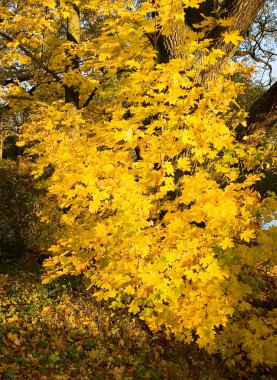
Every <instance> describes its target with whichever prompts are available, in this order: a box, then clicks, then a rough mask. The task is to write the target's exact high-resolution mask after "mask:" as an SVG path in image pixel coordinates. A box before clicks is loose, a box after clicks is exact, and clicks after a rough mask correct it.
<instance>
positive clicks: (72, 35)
mask: <svg viewBox="0 0 277 380" xmlns="http://www.w3.org/2000/svg"><path fill="white" fill-rule="evenodd" d="M72 10H73V12H72V14H71V15H70V16H69V17H68V20H67V34H66V37H67V41H69V42H72V44H73V45H77V44H79V43H80V39H81V26H80V11H79V9H78V7H77V6H76V5H73V7H72ZM68 61H69V64H68V66H67V68H66V70H67V71H70V70H78V69H79V58H78V57H77V56H74V55H73V56H72V55H71V54H70V53H68ZM64 91H65V102H66V103H73V104H74V106H75V107H76V108H79V107H80V99H79V97H80V94H79V88H78V87H77V86H74V85H72V86H67V85H64Z"/></svg>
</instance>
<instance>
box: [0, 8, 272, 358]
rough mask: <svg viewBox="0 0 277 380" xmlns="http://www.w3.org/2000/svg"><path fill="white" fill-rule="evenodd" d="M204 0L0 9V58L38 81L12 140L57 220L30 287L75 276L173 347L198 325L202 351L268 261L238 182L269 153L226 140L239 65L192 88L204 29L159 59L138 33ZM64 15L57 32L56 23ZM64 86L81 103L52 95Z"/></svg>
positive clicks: (247, 297) (239, 116)
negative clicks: (2, 38) (17, 137)
mask: <svg viewBox="0 0 277 380" xmlns="http://www.w3.org/2000/svg"><path fill="white" fill-rule="evenodd" d="M202 2H203V1H201V0H196V1H189V0H187V1H183V2H181V1H177V0H176V1H170V2H169V1H165V0H158V1H155V2H152V1H144V2H141V4H140V6H139V7H135V5H134V2H133V1H125V0H124V1H120V0H116V1H107V0H101V1H97V0H94V1H89V0H88V1H71V0H70V1H66V2H64V1H60V2H59V5H57V4H56V2H54V1H53V2H51V1H47V2H44V1H35V2H34V1H31V0H28V1H26V2H25V4H24V6H22V7H21V8H17V9H16V10H12V9H11V8H6V10H5V9H1V12H6V13H7V15H5V17H6V20H7V21H6V23H5V28H6V30H7V33H10V34H11V33H12V34H13V35H14V38H13V40H12V41H10V42H9V43H8V47H7V49H6V51H5V54H3V56H2V58H1V60H2V63H3V62H4V63H5V64H8V62H11V61H12V62H13V64H14V63H15V62H17V63H19V64H20V65H28V66H30V69H31V70H33V72H34V73H35V75H36V78H37V79H36V80H37V81H38V83H40V85H39V86H38V88H36V89H35V91H34V92H33V94H32V96H33V98H32V99H34V100H32V101H33V105H32V115H31V118H30V120H29V122H27V123H26V124H25V125H24V127H23V129H22V132H23V135H22V139H21V145H24V144H26V145H27V146H28V147H29V148H28V153H29V154H30V155H31V156H32V157H34V158H35V160H34V163H33V173H34V175H35V176H36V177H37V178H40V183H41V186H42V187H45V188H46V189H47V196H46V199H45V204H44V209H43V217H42V219H43V220H44V221H45V223H46V224H47V223H48V224H51V223H55V226H56V230H55V235H54V238H53V242H52V244H51V246H50V247H49V251H50V252H51V257H50V258H49V259H48V260H47V261H46V262H45V268H46V269H47V275H46V277H45V280H44V281H45V282H48V281H50V280H51V279H53V278H55V277H57V276H61V275H63V274H68V273H71V274H80V273H82V274H83V275H84V276H85V277H86V278H87V280H88V281H89V283H90V285H91V286H92V287H93V289H96V290H95V292H94V295H95V297H96V298H97V300H99V301H100V300H110V302H111V307H114V308H118V307H119V308H121V307H122V308H127V309H128V310H129V312H130V313H133V314H137V315H138V316H139V317H140V318H141V319H142V320H144V321H145V322H146V324H147V325H148V326H149V327H150V329H151V330H152V331H158V330H164V331H166V333H167V334H168V335H171V334H173V335H174V336H175V337H176V338H179V339H181V340H184V341H186V342H191V341H192V340H193V336H194V333H195V332H196V334H197V335H196V336H197V343H198V345H199V346H200V347H205V348H206V349H207V350H208V351H213V350H215V349H216V348H217V346H216V340H215V337H216V335H217V334H216V332H217V329H218V328H222V327H224V326H227V325H228V323H229V321H230V319H231V318H232V316H236V317H237V316H239V315H243V313H246V312H247V311H249V310H250V309H251V308H252V309H253V306H252V305H251V301H252V300H253V299H255V298H257V297H258V282H259V281H258V280H257V272H256V264H257V263H258V262H260V263H269V264H271V263H272V260H273V247H274V236H273V232H272V231H273V228H272V229H271V230H270V231H265V230H263V229H262V222H261V220H262V219H261V215H265V217H268V218H270V215H271V214H272V210H273V208H274V202H275V201H274V198H268V199H267V200H266V201H262V199H261V197H260V196H259V194H258V193H257V192H255V191H254V190H253V189H252V187H253V184H254V183H255V182H256V181H257V180H259V178H260V175H259V170H260V169H261V168H262V167H263V165H264V164H265V161H266V157H267V155H268V154H270V147H267V148H265V147H264V144H262V143H261V144H260V147H259V148H252V147H251V145H249V144H247V143H246V142H245V141H243V142H240V141H238V140H237V139H236V128H237V127H238V126H239V125H241V124H243V123H244V117H245V113H244V111H243V110H241V109H240V108H239V106H238V104H237V103H236V97H237V96H238V95H239V94H241V93H242V92H243V85H242V84H240V83H235V82H233V81H232V80H231V76H232V75H233V74H235V73H237V72H242V71H244V69H243V68H241V67H240V66H239V65H238V64H235V63H229V64H227V65H225V67H223V69H222V70H221V71H220V72H216V73H215V77H213V79H212V80H207V81H205V82H203V80H202V78H203V73H205V72H207V71H212V70H213V69H214V67H215V65H216V63H217V60H218V59H219V58H220V57H221V56H222V55H223V54H224V53H223V52H222V51H221V50H219V49H214V48H212V49H209V46H210V43H211V41H210V40H208V39H203V36H204V35H203V33H204V32H201V31H199V32H198V33H197V32H194V31H192V30H190V32H188V33H186V35H185V37H184V39H183V42H182V44H181V45H180V46H179V51H180V58H175V59H172V60H171V61H170V62H169V63H167V64H159V63H157V57H156V51H155V49H154V47H153V46H154V45H151V44H150V42H149V39H148V38H147V35H148V36H149V35H150V34H151V33H154V35H156V36H157V35H158V34H159V33H160V34H163V35H164V36H169V35H170V34H172V33H173V34H174V31H176V30H177V29H178V27H179V25H181V24H183V22H184V11H183V7H184V8H187V7H195V8H197V7H198V6H199V4H200V3H202ZM46 3H47V4H46ZM182 3H183V6H182ZM46 5H47V12H46V11H45V6H46ZM2 8H3V7H2ZM76 9H78V12H77V11H76ZM12 12H17V17H16V18H13V19H12V20H11V18H9V15H10V14H12ZM26 12H28V14H31V16H32V17H28V20H27V19H26V17H25V14H26ZM76 12H77V13H76ZM76 14H77V15H79V14H81V20H80V24H79V27H80V33H79V31H78V24H75V27H76V28H75V29H74V30H73V31H72V34H74V33H75V37H76V38H75V40H74V39H72V38H71V40H70V39H68V38H67V37H66V33H65V32H63V28H64V25H65V22H66V20H69V21H70V20H71V21H72V20H73V19H74V17H75V21H76V17H77V16H76ZM150 15H152V16H151V17H150ZM226 22H227V21H225V23H226ZM76 25H77V26H76ZM18 32H19V33H18ZM28 36H32V38H28ZM78 36H79V37H80V38H79V37H78ZM77 37H78V38H77ZM222 38H223V39H224V41H225V42H226V43H232V44H238V43H239V42H240V41H241V37H240V36H239V34H238V33H237V32H232V33H227V32H225V33H224V35H223V36H222ZM20 44H24V47H25V48H26V49H28V52H27V53H26V51H24V49H22V48H21V47H20ZM30 51H32V52H33V53H32V54H34V55H36V57H41V59H40V61H39V62H36V61H35V60H34V57H33V58H32V57H31V55H30V53H29V52H30ZM46 62H47V67H46ZM44 66H45V67H44ZM38 67H40V68H39V69H38ZM42 69H44V73H43V74H40V73H41V70H42ZM40 75H42V76H44V80H42V79H41V78H40ZM45 77H48V78H49V77H52V79H51V81H50V82H51V83H50V84H49V83H47V84H43V82H44V83H45V82H47V81H46V80H45ZM65 86H67V88H69V87H71V88H74V91H75V93H77V92H78V96H79V100H80V107H79V108H78V107H76V105H75V106H74V104H73V103H68V102H65V101H64V99H63V90H64V88H65ZM23 87H24V85H21V86H20V85H18V84H16V85H13V86H11V87H10V93H11V94H16V95H17V96H18V95H19V94H21V93H22V91H23V90H24V89H23ZM42 102H43V103H42ZM29 103H30V102H29ZM29 103H28V104H29ZM53 215H54V217H53ZM53 219H54V221H53ZM253 320H254V322H253V323H255V318H253ZM227 335H228V334H227ZM263 360H264V361H265V362H266V360H267V359H266V357H265V358H263ZM268 364H269V365H270V364H271V363H268Z"/></svg>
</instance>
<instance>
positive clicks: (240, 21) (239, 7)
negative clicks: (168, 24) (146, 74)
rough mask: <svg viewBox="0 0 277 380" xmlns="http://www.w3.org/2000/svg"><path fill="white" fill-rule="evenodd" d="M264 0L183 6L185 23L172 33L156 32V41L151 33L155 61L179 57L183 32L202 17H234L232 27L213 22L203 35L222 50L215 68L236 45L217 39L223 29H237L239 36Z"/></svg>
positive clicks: (228, 0)
mask: <svg viewBox="0 0 277 380" xmlns="http://www.w3.org/2000/svg"><path fill="white" fill-rule="evenodd" d="M265 2H266V0H255V1H253V0H227V1H225V2H224V4H223V6H222V7H221V8H219V7H218V1H217V0H206V1H204V2H203V3H202V4H201V5H200V8H199V9H196V8H188V9H185V10H184V12H185V23H184V25H182V24H181V23H180V25H178V27H175V28H173V30H172V33H171V35H169V36H163V35H159V37H158V39H157V41H156V43H155V44H154V43H153V41H154V40H155V36H154V35H153V34H152V35H151V36H150V40H151V43H152V45H153V46H154V48H155V49H156V50H157V56H158V62H159V63H167V62H169V61H170V60H171V59H173V58H177V57H180V55H181V54H180V52H178V46H180V45H181V44H182V42H183V41H184V38H185V36H186V32H187V31H188V30H190V29H191V28H192V29H194V26H193V25H194V24H196V23H199V22H200V21H202V20H203V16H202V15H205V16H213V15H214V16H215V17H216V18H223V19H229V18H234V19H235V22H234V24H233V25H232V26H229V27H225V28H224V27H222V26H219V25H217V24H216V26H214V27H213V28H211V29H210V30H209V31H208V32H207V33H206V35H205V38H210V39H212V40H213V42H212V44H211V47H216V48H219V49H221V50H222V51H224V53H225V55H224V57H223V58H222V59H221V60H219V61H218V64H217V67H216V68H215V69H216V70H220V67H222V65H224V64H225V63H226V62H228V61H229V60H230V59H231V58H232V56H233V55H234V54H235V52H236V50H237V47H236V46H234V45H233V44H231V43H230V44H226V43H224V42H223V39H222V38H220V37H221V34H222V32H224V31H229V32H231V31H234V30H238V31H239V32H240V34H241V35H242V36H244V35H245V34H246V32H247V31H248V30H249V28H250V25H251V24H252V22H253V20H254V19H255V17H256V16H257V13H258V12H259V10H260V9H261V8H262V7H263V5H264V4H265Z"/></svg>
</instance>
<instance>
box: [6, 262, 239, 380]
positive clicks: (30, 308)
mask: <svg viewBox="0 0 277 380" xmlns="http://www.w3.org/2000/svg"><path fill="white" fill-rule="evenodd" d="M231 378H235V377H233V376H231V373H230V372H228V371H227V370H226V368H225V367H224V365H223V363H220V361H219V359H218V358H216V357H210V356H208V355H207V354H206V353H205V352H204V351H201V350H199V349H197V347H194V346H190V347H185V346H182V345H180V344H177V343H176V342H175V343H174V342H168V341H166V340H164V339H163V338H162V337H159V338H156V339H154V338H153V336H151V334H150V333H149V332H147V331H146V329H145V328H144V327H143V326H142V325H141V324H140V323H139V321H137V320H135V319H132V318H131V317H130V316H128V315H125V314H124V313H123V312H121V313H117V314H114V313H113V311H111V310H110V309H109V308H108V307H107V306H106V305H104V304H99V303H96V302H95V301H94V299H93V297H92V296H91V294H90V293H89V292H88V291H86V290H85V289H84V288H83V287H82V284H81V283H80V281H79V280H76V279H74V278H70V277H67V278H64V279H63V280H59V281H56V282H55V283H52V284H50V285H41V284H40V268H39V267H38V266H37V267H36V266H30V265H26V264H24V265H22V264H18V265H16V264H6V265H4V266H2V267H0V379H16V380H17V379H41V380H45V379H56V380H71V379H83V380H86V379H95V380H102V379H103V380H104V379H107V380H109V379H115V380H121V379H125V380H129V379H138V380H139V379H156V380H159V379H172V380H178V379H182V380H183V379H199V380H200V379H201V380H208V379H218V380H220V379H222V380H223V379H231ZM236 378H238V377H236Z"/></svg>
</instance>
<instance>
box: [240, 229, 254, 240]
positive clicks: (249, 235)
mask: <svg viewBox="0 0 277 380" xmlns="http://www.w3.org/2000/svg"><path fill="white" fill-rule="evenodd" d="M240 238H241V239H242V240H244V241H246V242H247V243H248V242H249V241H250V240H251V239H254V238H255V230H246V231H244V232H243V233H242V234H240Z"/></svg>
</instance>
